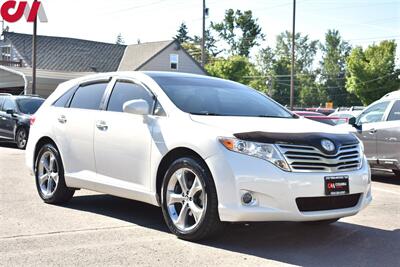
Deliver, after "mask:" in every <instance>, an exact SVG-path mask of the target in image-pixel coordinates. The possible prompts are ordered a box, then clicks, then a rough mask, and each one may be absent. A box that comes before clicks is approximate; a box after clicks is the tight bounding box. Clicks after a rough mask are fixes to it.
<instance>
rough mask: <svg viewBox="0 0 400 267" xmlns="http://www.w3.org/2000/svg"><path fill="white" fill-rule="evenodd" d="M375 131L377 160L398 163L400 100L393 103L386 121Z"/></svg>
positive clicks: (399, 153)
mask: <svg viewBox="0 0 400 267" xmlns="http://www.w3.org/2000/svg"><path fill="white" fill-rule="evenodd" d="M377 131H378V132H377V133H378V135H377V144H378V145H377V149H378V159H381V160H382V161H385V160H388V163H390V162H392V160H393V161H394V162H396V161H398V162H400V100H397V101H395V102H394V104H393V106H392V108H391V110H390V112H389V114H388V117H387V120H386V121H384V122H383V123H381V125H380V127H377Z"/></svg>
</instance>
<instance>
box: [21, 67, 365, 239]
mask: <svg viewBox="0 0 400 267" xmlns="http://www.w3.org/2000/svg"><path fill="white" fill-rule="evenodd" d="M32 121H34V123H33V125H32V128H31V134H30V139H29V142H28V147H27V151H26V163H27V165H28V166H29V168H30V169H31V170H32V171H33V173H34V174H35V177H36V183H37V189H38V192H39V195H40V197H41V198H42V199H43V200H44V201H45V202H46V203H62V202H66V201H68V200H70V199H71V198H72V196H73V194H74V190H75V189H78V188H86V189H90V190H94V191H98V192H103V193H107V194H111V195H116V196H120V197H124V198H129V199H135V200H139V201H143V202H147V203H150V204H153V205H156V206H161V208H162V211H163V214H164V218H165V221H166V223H167V225H168V227H169V229H170V230H171V232H173V233H174V234H176V235H177V236H178V237H180V238H183V239H188V240H199V239H202V238H205V237H207V236H210V235H211V234H214V233H215V232H217V231H218V230H220V229H221V227H222V226H223V224H224V222H250V221H318V222H322V223H331V222H334V221H337V220H338V219H339V218H341V217H345V216H351V215H354V214H356V213H357V212H359V211H360V210H361V209H362V208H364V207H365V206H367V205H368V204H369V202H370V201H371V191H370V188H371V184H370V170H369V167H368V163H367V162H366V159H365V156H364V153H363V147H362V144H361V142H360V141H359V140H358V139H357V137H355V135H353V134H348V133H346V132H341V131H340V129H337V128H335V127H331V126H328V125H324V124H321V123H318V122H313V121H310V120H307V119H302V118H299V117H298V116H296V115H294V114H292V113H291V112H289V111H288V110H286V109H285V108H284V107H282V106H281V105H279V104H277V103H276V102H274V101H273V100H271V99H270V98H268V97H266V96H265V95H263V94H261V93H259V92H257V91H255V90H253V89H251V88H248V87H246V86H244V85H241V84H238V83H235V82H231V81H226V80H222V79H216V78H210V77H206V76H197V75H191V74H178V73H168V72H120V73H106V74H98V75H94V76H89V77H84V78H80V79H76V80H72V81H69V82H66V83H63V84H61V85H60V86H59V87H58V89H57V90H56V91H55V92H54V93H53V94H52V95H51V96H50V97H49V98H48V99H47V100H46V102H45V103H44V104H43V106H42V107H41V108H40V109H39V111H38V112H37V113H36V117H35V119H33V120H32Z"/></svg>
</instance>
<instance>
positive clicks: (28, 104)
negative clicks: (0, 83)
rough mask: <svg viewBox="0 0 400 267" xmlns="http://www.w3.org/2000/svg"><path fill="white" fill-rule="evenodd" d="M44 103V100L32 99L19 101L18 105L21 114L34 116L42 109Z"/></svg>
mask: <svg viewBox="0 0 400 267" xmlns="http://www.w3.org/2000/svg"><path fill="white" fill-rule="evenodd" d="M43 102H44V99H32V98H27V99H18V100H17V105H18V108H19V111H21V113H23V114H34V113H35V112H36V111H37V110H38V109H39V108H40V106H41V105H42V104H43Z"/></svg>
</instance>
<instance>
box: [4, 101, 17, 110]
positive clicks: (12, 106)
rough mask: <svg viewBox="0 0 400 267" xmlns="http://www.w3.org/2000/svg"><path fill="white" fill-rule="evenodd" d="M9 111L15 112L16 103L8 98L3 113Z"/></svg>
mask: <svg viewBox="0 0 400 267" xmlns="http://www.w3.org/2000/svg"><path fill="white" fill-rule="evenodd" d="M9 109H11V110H15V103H14V101H12V100H11V99H9V98H6V100H5V101H4V104H3V111H7V110H9Z"/></svg>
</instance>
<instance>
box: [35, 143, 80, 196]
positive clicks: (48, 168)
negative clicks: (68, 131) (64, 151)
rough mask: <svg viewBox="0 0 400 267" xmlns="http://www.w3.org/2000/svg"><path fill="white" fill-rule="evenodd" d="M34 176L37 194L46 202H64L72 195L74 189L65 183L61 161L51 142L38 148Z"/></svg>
mask: <svg viewBox="0 0 400 267" xmlns="http://www.w3.org/2000/svg"><path fill="white" fill-rule="evenodd" d="M35 177H36V188H37V190H38V193H39V196H40V197H41V198H42V199H43V201H44V202H46V203H49V204H62V203H66V202H68V201H69V200H70V199H71V198H72V196H73V195H74V192H75V190H74V189H71V188H68V187H67V186H66V184H65V179H64V167H63V163H62V161H61V157H60V154H59V153H58V150H57V149H56V148H55V147H54V146H53V145H52V144H46V145H44V146H42V148H41V149H40V151H39V153H38V155H37V158H36V161H35Z"/></svg>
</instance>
